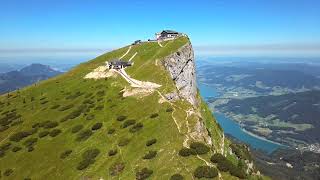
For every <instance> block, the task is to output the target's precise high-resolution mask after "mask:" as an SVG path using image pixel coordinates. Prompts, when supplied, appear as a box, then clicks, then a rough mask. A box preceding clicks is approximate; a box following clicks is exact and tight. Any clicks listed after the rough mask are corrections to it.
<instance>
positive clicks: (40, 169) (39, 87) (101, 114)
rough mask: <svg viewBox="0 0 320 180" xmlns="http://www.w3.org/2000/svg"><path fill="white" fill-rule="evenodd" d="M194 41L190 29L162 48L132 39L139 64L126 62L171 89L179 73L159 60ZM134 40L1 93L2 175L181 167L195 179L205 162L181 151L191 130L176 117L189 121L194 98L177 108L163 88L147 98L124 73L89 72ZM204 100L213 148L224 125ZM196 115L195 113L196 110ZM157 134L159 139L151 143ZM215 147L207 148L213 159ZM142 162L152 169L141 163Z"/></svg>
mask: <svg viewBox="0 0 320 180" xmlns="http://www.w3.org/2000/svg"><path fill="white" fill-rule="evenodd" d="M188 42H189V41H188V39H187V38H184V37H183V38H179V39H176V40H174V41H168V42H165V43H164V44H163V45H164V47H163V48H161V47H160V46H159V45H158V44H157V43H152V42H149V43H143V44H139V45H135V46H132V49H131V51H130V52H129V53H128V55H126V56H125V57H124V59H129V58H130V57H131V56H132V55H133V54H134V53H135V52H137V53H138V54H137V56H136V57H135V59H134V63H135V64H134V66H133V67H130V68H128V69H127V72H128V74H130V75H131V76H133V77H134V78H136V79H139V80H144V81H151V82H155V83H158V84H161V85H162V87H161V88H160V89H159V92H160V93H167V92H170V91H172V90H173V89H175V86H174V84H173V81H172V80H171V78H170V76H169V74H168V72H167V71H165V70H164V69H163V68H161V67H159V66H157V65H156V62H157V61H158V60H160V59H162V58H164V57H165V56H167V55H169V54H171V53H173V52H175V51H177V50H178V49H179V48H180V47H182V46H183V45H184V44H186V43H188ZM128 48H129V47H128V46H127V47H124V48H121V49H118V50H115V51H112V52H109V53H106V54H104V55H101V56H99V57H97V58H95V59H93V60H91V61H89V62H86V63H83V64H80V65H79V66H77V67H76V68H74V69H72V70H71V71H70V72H68V73H65V74H63V75H60V76H58V77H55V78H52V79H49V80H46V81H43V82H40V83H38V84H35V85H32V86H29V87H27V88H24V89H22V90H19V91H15V92H12V93H10V94H9V95H7V94H6V95H3V96H1V97H0V122H1V129H0V130H1V132H0V145H1V148H0V150H1V151H0V160H1V163H0V171H1V174H2V177H3V178H5V179H7V178H8V179H24V178H31V179H44V178H45V179H79V178H82V177H88V178H93V179H99V178H103V179H119V178H123V179H134V178H135V177H137V176H139V177H140V176H141V177H143V176H144V175H147V174H148V173H149V175H151V176H152V177H153V179H154V178H156V177H157V178H158V179H169V178H170V177H171V176H172V175H173V174H175V173H179V174H181V175H182V176H184V177H185V179H191V178H192V174H193V172H194V170H195V169H196V167H197V166H200V165H205V163H204V161H202V160H201V159H199V158H196V157H194V156H192V157H182V156H180V155H179V154H178V151H179V150H180V149H181V148H182V143H183V141H184V138H185V133H186V131H187V130H186V129H182V133H179V132H178V130H177V126H176V124H175V123H174V120H173V117H176V118H177V119H178V120H179V121H183V120H184V119H185V118H186V113H185V111H183V109H185V110H187V109H190V108H192V107H191V105H190V104H188V103H186V102H182V101H177V102H176V103H174V105H175V106H177V107H179V109H180V110H176V111H174V112H172V108H173V107H172V104H169V103H163V104H160V103H158V100H159V98H160V96H159V94H158V93H157V92H154V93H153V94H151V95H149V96H146V97H144V98H135V97H126V98H124V97H122V93H121V92H120V91H121V90H122V89H123V88H124V87H129V85H128V84H127V82H125V81H124V80H123V79H122V78H121V77H119V76H118V77H116V78H108V79H100V80H85V79H84V78H83V77H84V76H85V75H86V74H87V73H89V72H91V71H92V70H93V69H95V68H97V67H98V66H101V65H103V64H104V63H105V61H108V60H112V59H114V58H119V57H121V56H122V55H123V54H124V53H125V52H126V51H127V49H128ZM202 106H203V108H205V111H206V112H203V117H204V118H205V122H206V124H207V127H208V129H209V131H210V132H211V136H212V137H213V139H214V148H219V141H220V137H221V130H220V129H219V128H217V124H216V123H215V121H214V119H213V118H212V116H211V113H210V111H209V110H208V108H206V107H205V105H204V104H203V105H202ZM190 118H191V121H195V119H194V118H195V117H190ZM24 136H25V137H24ZM152 139H156V142H155V143H154V144H152V145H150V146H147V145H146V143H147V142H148V141H150V140H152ZM17 147H18V148H17ZM19 148H21V150H18V151H17V152H13V151H15V150H17V149H19ZM14 149H15V150H14ZM150 151H152V153H150ZM213 151H214V149H212V151H210V152H209V153H207V154H204V155H200V156H201V157H202V158H204V159H206V160H207V161H209V159H210V155H212V154H213ZM110 152H112V153H110ZM110 154H111V155H110ZM148 154H149V155H148ZM150 154H151V155H150ZM152 154H153V155H152ZM154 154H155V155H154ZM143 157H148V158H146V159H145V158H143ZM164 163H165V164H164ZM143 168H148V170H149V171H147V170H146V171H142V169H143ZM150 170H151V171H152V174H150ZM140 171H141V172H140ZM137 172H140V174H139V173H138V174H137ZM223 176H224V175H223ZM227 176H230V175H227ZM160 177H161V178H160Z"/></svg>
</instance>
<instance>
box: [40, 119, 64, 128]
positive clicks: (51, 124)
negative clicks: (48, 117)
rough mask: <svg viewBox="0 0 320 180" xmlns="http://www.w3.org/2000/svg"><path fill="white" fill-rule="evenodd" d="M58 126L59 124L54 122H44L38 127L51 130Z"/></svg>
mask: <svg viewBox="0 0 320 180" xmlns="http://www.w3.org/2000/svg"><path fill="white" fill-rule="evenodd" d="M58 125H59V123H57V122H55V121H45V122H43V123H40V127H43V128H45V129H51V128H55V127H57V126H58Z"/></svg>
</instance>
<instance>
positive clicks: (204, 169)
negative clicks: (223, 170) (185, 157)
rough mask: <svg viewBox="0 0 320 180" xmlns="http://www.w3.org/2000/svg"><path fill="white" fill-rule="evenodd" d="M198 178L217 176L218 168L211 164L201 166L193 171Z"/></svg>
mask: <svg viewBox="0 0 320 180" xmlns="http://www.w3.org/2000/svg"><path fill="white" fill-rule="evenodd" d="M193 175H194V177H196V178H199V179H200V178H215V177H217V176H218V170H217V169H216V168H214V167H210V166H199V167H197V169H196V170H195V171H194V173H193Z"/></svg>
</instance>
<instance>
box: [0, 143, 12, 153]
mask: <svg viewBox="0 0 320 180" xmlns="http://www.w3.org/2000/svg"><path fill="white" fill-rule="evenodd" d="M10 147H11V143H10V142H7V143H5V144H3V145H1V146H0V151H6V150H9V149H10Z"/></svg>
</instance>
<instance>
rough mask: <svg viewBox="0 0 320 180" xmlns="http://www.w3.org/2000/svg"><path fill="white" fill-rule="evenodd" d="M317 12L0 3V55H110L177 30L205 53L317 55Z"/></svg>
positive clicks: (223, 3)
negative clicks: (114, 50) (88, 52)
mask: <svg viewBox="0 0 320 180" xmlns="http://www.w3.org/2000/svg"><path fill="white" fill-rule="evenodd" d="M319 9H320V1H319V0H197V1H187V0H184V1H173V0H171V1H169V0H162V1H151V0H136V1H134V2H133V0H131V1H129V0H117V1H113V0H101V1H98V0H90V1H89V0H28V1H21V0H1V1H0V51H8V50H10V51H11V50H13V51H14V50H21V49H25V50H30V49H33V50H48V49H50V50H52V49H53V50H57V51H58V50H74V51H77V50H83V49H86V50H91V49H108V48H115V47H120V46H123V45H126V44H128V43H130V42H132V41H133V40H136V39H148V38H152V37H153V36H154V33H155V32H157V31H160V30H162V29H174V30H177V31H181V32H185V33H187V34H188V35H189V36H190V38H191V40H192V43H193V45H194V46H195V49H196V50H197V51H199V52H201V53H204V54H205V53H209V54H210V53H212V52H221V53H223V52H224V53H231V54H232V53H241V52H247V53H248V52H249V53H250V52H252V53H254V52H260V51H262V53H263V52H265V53H275V54H276V53H282V52H286V53H290V52H297V51H301V52H300V53H302V54H308V53H309V54H312V53H313V54H317V53H318V54H320V10H319ZM213 54H214V53H213Z"/></svg>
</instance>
